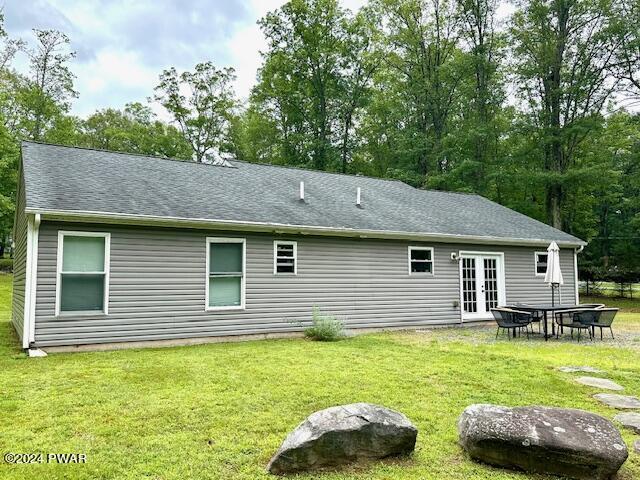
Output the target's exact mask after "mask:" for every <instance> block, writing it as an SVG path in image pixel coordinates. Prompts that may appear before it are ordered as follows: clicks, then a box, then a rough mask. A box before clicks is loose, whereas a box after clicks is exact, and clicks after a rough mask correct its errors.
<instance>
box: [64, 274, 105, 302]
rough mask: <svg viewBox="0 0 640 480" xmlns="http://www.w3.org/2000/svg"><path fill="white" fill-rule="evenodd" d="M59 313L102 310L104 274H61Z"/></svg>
mask: <svg viewBox="0 0 640 480" xmlns="http://www.w3.org/2000/svg"><path fill="white" fill-rule="evenodd" d="M61 279H62V283H61V291H60V311H61V312H78V311H80V312H83V311H94V310H95V311H103V310H104V274H99V275H91V274H80V275H75V274H71V273H63V274H61Z"/></svg>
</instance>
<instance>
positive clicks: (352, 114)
mask: <svg viewBox="0 0 640 480" xmlns="http://www.w3.org/2000/svg"><path fill="white" fill-rule="evenodd" d="M501 5H502V2H501V1H500V0H370V1H369V3H368V4H367V5H366V6H364V7H363V8H361V9H360V10H359V11H356V12H353V11H350V10H349V9H347V8H344V7H343V6H342V4H341V2H339V1H338V0H291V1H289V2H288V3H286V4H285V5H283V6H282V7H281V8H279V9H276V10H274V11H272V12H270V13H268V14H267V15H266V16H265V17H264V18H262V19H261V20H259V22H258V23H259V26H260V28H261V29H262V32H263V34H264V36H265V38H266V40H267V44H266V48H265V50H264V52H262V64H261V66H260V69H259V71H258V72H257V82H256V85H255V86H254V88H253V90H252V92H251V95H250V98H249V99H248V100H247V101H246V102H245V103H242V102H240V101H239V100H238V98H237V96H236V94H235V92H234V91H233V82H234V79H235V74H234V71H233V69H232V68H229V67H224V66H216V65H214V64H213V63H212V62H210V61H207V60H206V59H203V61H202V62H201V63H199V64H197V65H196V66H195V67H194V68H193V70H191V71H183V72H180V71H178V70H177V69H175V68H169V69H166V70H165V71H163V72H161V73H160V75H159V79H158V85H157V87H156V89H155V90H154V91H153V92H149V94H150V97H149V99H148V101H147V102H135V101H133V100H135V99H132V102H131V103H129V104H127V105H125V106H123V107H122V108H121V109H115V108H105V109H101V110H98V111H96V112H95V113H93V114H91V115H89V116H87V117H86V118H78V117H76V116H74V115H72V114H71V113H70V112H71V106H72V104H73V101H74V99H75V98H76V97H77V95H78V93H77V92H76V90H75V87H74V77H73V74H72V69H71V65H72V62H73V61H74V56H75V53H74V50H73V39H70V38H69V37H68V36H67V35H66V34H65V33H64V32H59V31H55V30H34V33H33V37H32V38H30V39H14V38H10V37H9V36H8V35H7V34H6V32H5V31H4V29H2V19H1V18H0V120H1V121H0V175H2V182H1V184H0V244H1V245H2V246H3V247H4V246H6V245H7V243H8V241H9V240H10V231H11V225H12V222H13V208H14V201H15V191H16V179H17V168H18V161H19V141H20V140H21V139H31V140H38V141H47V142H53V143H64V144H72V145H79V146H86V147H90V148H101V149H109V150H118V151H126V152H133V153H139V154H148V155H156V156H163V157H172V158H178V159H182V160H185V161H196V162H209V161H211V160H212V158H213V157H216V156H220V155H224V156H230V157H235V158H238V159H241V160H246V161H250V162H264V163H275V164H283V165H297V166H304V167H307V168H313V169H319V170H327V171H339V172H343V173H352V174H366V175H372V176H378V177H388V178H396V179H400V180H402V181H405V182H407V183H409V184H411V185H414V186H416V187H419V188H435V189H446V190H453V191H463V192H473V193H479V194H481V195H484V196H486V197H488V198H490V199H492V200H495V201H497V202H499V203H501V204H503V205H506V206H508V207H510V208H514V209H515V210H518V211H520V212H522V213H525V214H527V215H530V216H532V217H534V218H537V219H539V220H541V221H544V222H547V223H549V224H551V225H553V226H555V227H558V228H561V229H563V230H565V231H568V232H570V233H572V234H575V235H577V236H579V237H581V238H584V239H585V240H588V241H589V242H590V243H589V246H588V247H587V249H586V251H585V252H584V253H583V254H582V255H581V256H580V261H581V265H583V266H585V268H586V267H589V268H604V269H609V270H611V269H614V271H615V272H622V271H627V270H629V269H631V270H633V269H636V270H638V269H640V263H639V260H638V259H639V258H640V115H639V114H638V113H637V111H638V107H639V106H640V78H639V77H638V72H640V39H639V37H638V33H639V32H640V29H638V22H639V21H640V8H639V7H638V2H637V0H616V1H613V0H516V1H514V2H512V7H513V9H512V13H511V14H510V15H509V16H508V17H504V16H501V15H500V13H499V12H500V6H501ZM18 55H23V56H24V57H25V59H26V62H22V64H23V65H27V68H26V69H25V71H19V70H17V68H16V67H15V65H17V62H15V57H16V56H18ZM161 111H163V112H164V113H163V114H161V115H160V116H158V113H159V112H161ZM164 119H166V120H164Z"/></svg>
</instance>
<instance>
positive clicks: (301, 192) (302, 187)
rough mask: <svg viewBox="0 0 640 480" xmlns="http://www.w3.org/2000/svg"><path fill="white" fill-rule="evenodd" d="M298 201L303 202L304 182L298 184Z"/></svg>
mask: <svg viewBox="0 0 640 480" xmlns="http://www.w3.org/2000/svg"><path fill="white" fill-rule="evenodd" d="M300 200H302V201H303V202H304V182H300Z"/></svg>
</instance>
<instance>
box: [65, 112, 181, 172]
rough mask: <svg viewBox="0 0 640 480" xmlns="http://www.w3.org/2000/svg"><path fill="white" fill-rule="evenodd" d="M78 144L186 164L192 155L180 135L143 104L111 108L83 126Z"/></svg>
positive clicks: (88, 119) (98, 113)
mask: <svg viewBox="0 0 640 480" xmlns="http://www.w3.org/2000/svg"><path fill="white" fill-rule="evenodd" d="M77 144H78V145H81V146H86V147H91V148H99V149H104V150H115V151H119V152H129V153H138V154H142V155H156V156H160V157H167V158H181V159H184V160H189V159H190V158H191V155H192V150H191V146H190V145H189V143H188V142H187V141H186V140H185V138H184V137H183V136H182V134H181V133H180V131H178V129H176V128H175V127H173V126H171V125H167V124H165V123H163V122H161V121H159V120H158V119H157V118H156V116H155V114H154V113H153V112H152V111H151V109H150V108H149V107H147V106H144V105H142V104H140V103H129V104H127V105H126V106H125V108H124V110H122V111H120V110H115V109H112V108H108V109H105V110H101V111H98V112H95V113H94V114H92V115H90V116H89V117H88V118H87V119H86V120H84V121H81V122H80V125H79V132H78V138H77Z"/></svg>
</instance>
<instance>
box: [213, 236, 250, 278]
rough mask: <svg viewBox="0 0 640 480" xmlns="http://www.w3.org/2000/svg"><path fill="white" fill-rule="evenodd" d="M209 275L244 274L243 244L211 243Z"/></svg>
mask: <svg viewBox="0 0 640 480" xmlns="http://www.w3.org/2000/svg"><path fill="white" fill-rule="evenodd" d="M209 249H210V250H209V264H210V265H209V273H240V272H242V243H211V244H210V245H209Z"/></svg>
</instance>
